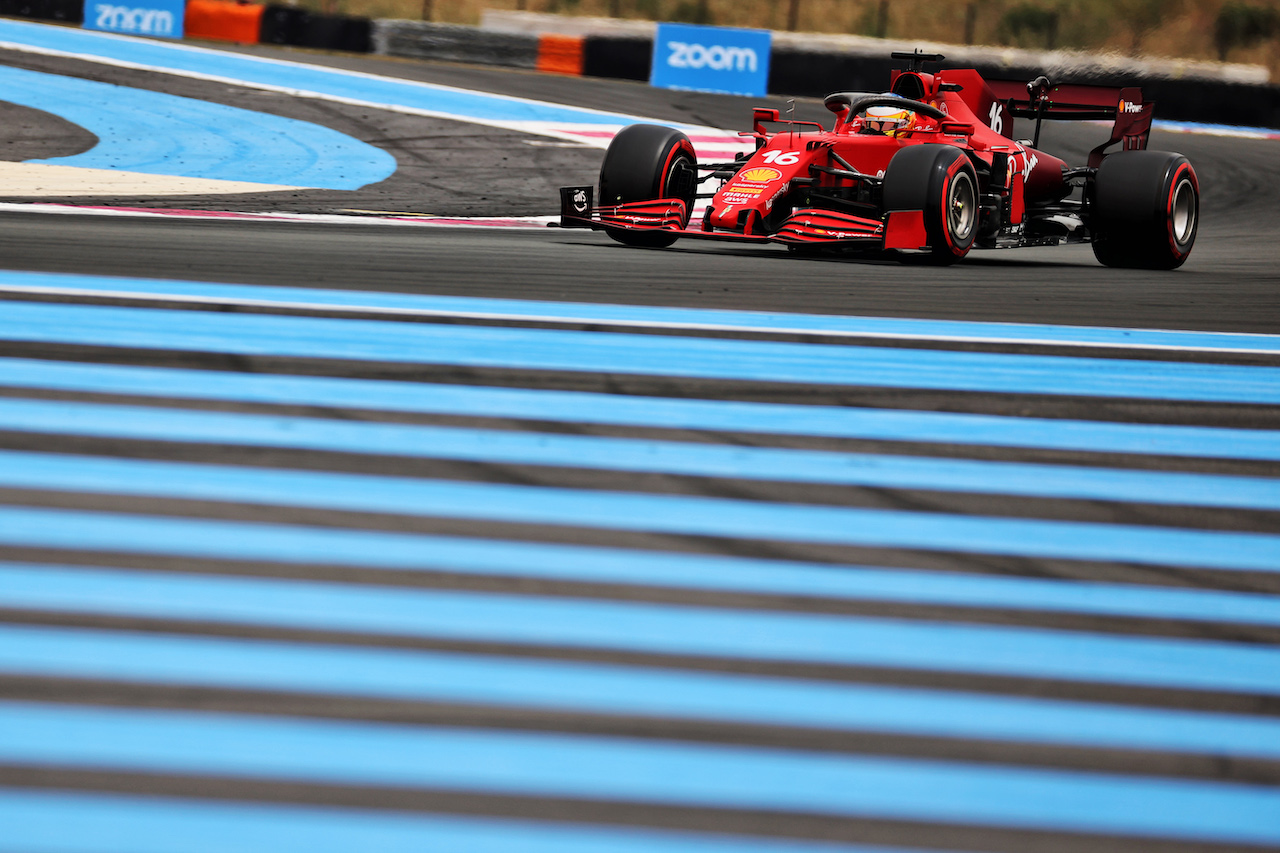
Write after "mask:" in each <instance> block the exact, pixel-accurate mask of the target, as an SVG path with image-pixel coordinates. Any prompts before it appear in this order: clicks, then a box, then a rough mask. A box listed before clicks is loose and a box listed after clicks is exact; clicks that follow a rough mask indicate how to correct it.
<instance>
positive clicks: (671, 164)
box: [600, 124, 698, 248]
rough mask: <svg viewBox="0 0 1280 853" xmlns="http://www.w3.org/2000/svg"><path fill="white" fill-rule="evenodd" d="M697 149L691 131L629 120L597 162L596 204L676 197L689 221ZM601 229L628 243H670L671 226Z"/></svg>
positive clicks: (635, 244) (666, 244) (694, 187)
mask: <svg viewBox="0 0 1280 853" xmlns="http://www.w3.org/2000/svg"><path fill="white" fill-rule="evenodd" d="M697 162H698V159H697V155H696V154H695V153H694V150H693V143H692V142H690V141H689V137H687V136H685V135H684V134H683V133H681V132H680V131H678V130H675V129H674V128H670V127H663V126H661V125H657V124H633V125H631V126H630V127H624V128H623V129H622V130H620V131H618V134H617V135H616V136H614V137H613V141H612V142H610V143H609V149H608V150H607V151H606V152H605V154H604V163H603V164H601V166H600V204H601V205H615V204H624V203H626V202H631V201H653V200H655V199H660V198H678V199H682V200H683V201H684V203H685V219H684V221H683V222H681V223H680V227H681V228H684V227H687V226H688V224H689V215H690V214H691V213H692V211H693V200H694V194H695V193H696V192H697V186H698V183H697ZM605 233H607V234H608V235H609V236H610V237H612V238H613V239H615V240H617V241H618V242H619V243H626V244H627V245H628V246H651V247H655V248H661V247H663V246H670V245H671V244H672V243H674V242H675V241H676V239H677V235H676V234H673V233H671V232H670V231H629V230H626V229H621V228H606V229H605Z"/></svg>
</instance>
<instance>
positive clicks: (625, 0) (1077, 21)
mask: <svg viewBox="0 0 1280 853" xmlns="http://www.w3.org/2000/svg"><path fill="white" fill-rule="evenodd" d="M299 2H300V3H301V5H304V6H307V7H309V8H316V9H320V8H323V7H324V6H325V5H328V6H329V8H330V10H332V11H340V12H343V13H345V14H350V15H362V16H366V17H372V18H411V19H422V18H424V17H426V16H427V15H428V14H429V15H430V17H431V19H432V20H435V21H441V22H446V23H457V24H472V25H474V24H478V23H479V22H480V17H481V14H482V12H483V11H484V10H485V9H507V10H516V9H524V10H527V11H531V12H550V13H556V14H564V15H592V16H602V17H607V16H609V15H610V14H611V13H617V16H618V17H623V18H634V19H644V20H683V21H697V20H698V18H699V16H700V15H701V14H702V13H703V11H704V10H705V13H706V15H707V18H708V19H709V21H708V22H710V23H714V24H717V25H722V26H737V27H759V28H764V29H785V28H786V25H787V15H788V10H789V7H790V3H791V2H792V0H773V2H766V0H299ZM796 2H797V3H798V6H797V10H798V12H799V15H798V26H797V29H798V30H800V31H803V32H820V33H856V34H859V35H876V34H877V30H878V23H879V15H880V12H881V9H882V7H883V9H884V11H885V12H886V13H887V14H886V21H885V23H886V29H887V33H888V34H889V35H892V36H899V37H900V36H903V35H907V34H912V35H915V36H918V37H919V38H920V39H921V40H926V41H939V42H963V41H964V35H965V23H966V22H965V19H966V13H967V12H968V11H969V9H970V7H971V8H972V16H973V17H972V33H973V42H974V43H976V44H991V45H1001V44H1003V45H1017V46H1022V47H1044V46H1046V38H1045V36H1044V34H1043V33H1042V32H1037V31H1034V30H1032V31H1025V30H1024V31H1023V32H1021V33H1017V32H1011V31H1010V28H1009V27H1008V25H1007V24H1008V20H1009V17H1008V16H1009V14H1010V13H1011V12H1016V10H1017V9H1018V8H1019V7H1024V8H1025V7H1031V8H1034V9H1039V10H1043V11H1047V12H1056V13H1057V15H1058V27H1057V33H1056V44H1055V45H1054V46H1056V47H1067V48H1070V47H1074V48H1081V49H1086V50H1106V51H1115V52H1119V53H1123V54H1127V55H1133V56H1139V55H1147V56H1165V57H1180V58H1185V59H1209V60H1212V59H1217V58H1218V55H1217V49H1216V47H1215V45H1214V41H1213V29H1214V20H1215V19H1216V17H1217V15H1218V11H1219V9H1220V8H1221V7H1222V5H1223V4H1224V3H1225V2H1228V0H796ZM1235 2H1241V0H1235ZM1244 2H1248V3H1251V4H1252V5H1256V6H1263V7H1270V8H1273V9H1280V0H1244ZM1002 24H1003V25H1002ZM1278 40H1280V34H1278V35H1273V36H1272V37H1271V38H1270V39H1269V40H1266V41H1263V42H1261V43H1259V44H1257V45H1254V46H1250V47H1240V48H1236V49H1234V50H1232V51H1231V53H1230V54H1229V55H1228V57H1227V58H1228V60H1229V61H1232V62H1247V63H1257V64H1260V65H1266V66H1268V67H1269V68H1270V69H1271V71H1272V78H1273V79H1277V77H1278V72H1280V45H1278V44H1277V41H1278Z"/></svg>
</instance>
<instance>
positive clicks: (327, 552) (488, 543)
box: [0, 506, 1280, 625]
mask: <svg viewBox="0 0 1280 853" xmlns="http://www.w3.org/2000/svg"><path fill="white" fill-rule="evenodd" d="M0 543H3V544H5V545H10V546H18V547H28V548H50V547H53V548H60V549H68V550H79V551H96V552H103V551H107V552H121V553H140V554H163V555H167V556H174V557H195V558H205V559H220V560H250V561H264V562H276V563H285V564H289V563H295V564H296V563H301V564H319V565H339V566H351V567H358V568H370V569H390V570H394V571H404V572H425V571H446V572H461V573H464V574H471V575H479V576H494V577H526V578H539V579H544V580H564V581H585V582H589V583H606V584H639V585H643V586H655V587H674V588H679V589H708V590H725V591H733V592H746V593H761V594H766V595H792V596H816V597H822V598H828V599H843V600H864V601H897V602H909V603H916V604H935V605H944V606H950V607H997V608H1007V609H1016V610H1025V611H1046V612H1056V613H1091V614H1095V615H1106V616H1123V617H1128V618H1137V619H1179V620H1196V621H1205V622H1233V623H1244V624H1250V625H1280V597H1277V596H1272V595H1257V594H1252V593H1241V592H1223V591H1219V590H1207V589H1189V588H1168V587H1158V586H1130V585H1124V584H1109V583H1088V582H1081V581H1060V580H1047V579H1043V578H1026V577H1007V576H1002V575H992V576H986V575H963V574H957V573H954V572H927V571H913V570H900V569H897V570H895V569H877V568H875V567H870V566H841V565H831V564H825V563H824V564H814V563H800V562H795V561H789V560H761V559H755V558H751V557H729V556H722V555H707V554H688V553H681V552H670V551H657V552H654V551H637V550H630V549H622V548H601V547H595V546H584V545H559V544H550V543H546V542H512V541H506V540H501V539H470V538H465V537H458V536H436V535H428V534H419V533H390V532H386V531H377V530H348V529H343V528H324V527H302V526H296V525H288V524H262V523H259V522H237V521H219V520H213V519H191V518H167V517H160V516H147V515H124V514H121V513H103V512H82V511H77V510H64V509H43V508H35V507H8V506H0Z"/></svg>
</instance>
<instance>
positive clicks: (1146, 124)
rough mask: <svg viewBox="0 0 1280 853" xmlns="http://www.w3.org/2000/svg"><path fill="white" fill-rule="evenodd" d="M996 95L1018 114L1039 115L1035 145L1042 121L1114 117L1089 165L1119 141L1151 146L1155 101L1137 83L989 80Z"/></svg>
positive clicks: (1132, 145)
mask: <svg viewBox="0 0 1280 853" xmlns="http://www.w3.org/2000/svg"><path fill="white" fill-rule="evenodd" d="M987 84H988V85H989V86H990V87H991V90H992V92H994V93H995V96H996V97H997V98H998V99H999V100H1001V101H1003V102H1004V104H1005V107H1006V108H1007V109H1008V111H1009V114H1010V115H1012V116H1015V117H1017V118H1029V119H1035V122H1036V134H1035V139H1034V141H1033V142H1032V146H1033V147H1035V146H1038V145H1039V142H1040V123H1041V122H1042V121H1044V120H1046V119H1048V120H1050V121H1110V122H1112V126H1111V138H1110V139H1109V140H1107V141H1106V142H1104V143H1103V144H1102V145H1099V146H1098V147H1097V148H1095V149H1093V151H1091V152H1090V153H1089V165H1090V166H1091V167H1094V168H1096V167H1097V166H1098V165H1100V164H1101V163H1102V158H1103V157H1104V156H1105V153H1106V149H1107V148H1110V147H1111V146H1112V145H1114V144H1116V143H1117V142H1121V143H1123V144H1124V150H1125V151H1140V150H1142V149H1144V148H1146V147H1147V138H1148V137H1149V136H1150V134H1151V117H1152V115H1153V114H1154V113H1155V101H1146V102H1144V101H1143V99H1142V90H1141V89H1139V88H1137V87H1127V88H1120V87H1116V86H1089V85H1082V84H1074V83H1068V84H1059V85H1054V84H1052V83H1050V82H1049V80H1048V79H1047V78H1045V77H1037V78H1036V79H1035V80H1032V81H1031V82H1030V83H1020V82H1016V81H1013V80H988V81H987Z"/></svg>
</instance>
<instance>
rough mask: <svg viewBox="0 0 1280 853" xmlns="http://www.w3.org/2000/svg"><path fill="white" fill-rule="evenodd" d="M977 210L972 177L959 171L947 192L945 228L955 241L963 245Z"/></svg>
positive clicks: (968, 235)
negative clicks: (949, 190)
mask: <svg viewBox="0 0 1280 853" xmlns="http://www.w3.org/2000/svg"><path fill="white" fill-rule="evenodd" d="M977 212H978V205H977V195H976V193H974V190H973V179H972V178H970V177H969V173H968V172H961V173H960V174H958V175H956V177H955V180H953V181H952V182H951V192H949V193H948V194H947V230H948V231H950V232H951V236H952V239H954V240H955V242H956V243H958V244H960V245H963V244H964V243H965V242H966V241H968V239H969V237H970V235H972V234H973V227H974V224H975V223H976V221H977V218H978V217H977Z"/></svg>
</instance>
